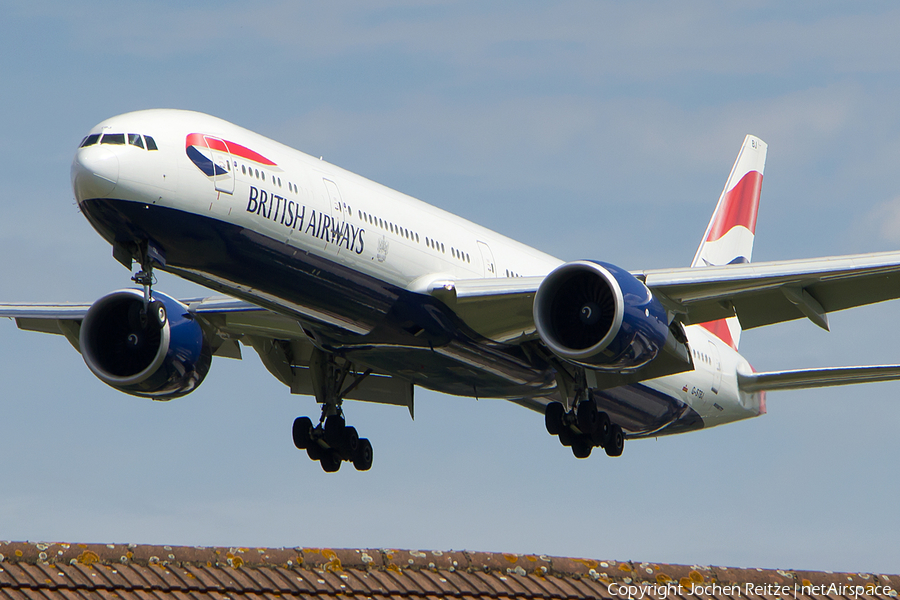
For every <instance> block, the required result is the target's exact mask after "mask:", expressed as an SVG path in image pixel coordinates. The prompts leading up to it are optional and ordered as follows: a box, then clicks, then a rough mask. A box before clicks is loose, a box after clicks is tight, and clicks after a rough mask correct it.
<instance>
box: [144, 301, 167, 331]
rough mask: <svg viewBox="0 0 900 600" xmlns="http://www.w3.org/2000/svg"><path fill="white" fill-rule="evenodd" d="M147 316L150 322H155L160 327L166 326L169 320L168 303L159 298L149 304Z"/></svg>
mask: <svg viewBox="0 0 900 600" xmlns="http://www.w3.org/2000/svg"><path fill="white" fill-rule="evenodd" d="M147 316H148V322H149V323H153V324H154V325H156V327H158V328H159V329H162V328H163V327H165V326H166V322H167V321H168V320H169V318H168V315H167V314H166V305H165V304H163V303H162V302H160V301H159V300H154V301H153V302H151V303H150V305H149V306H147Z"/></svg>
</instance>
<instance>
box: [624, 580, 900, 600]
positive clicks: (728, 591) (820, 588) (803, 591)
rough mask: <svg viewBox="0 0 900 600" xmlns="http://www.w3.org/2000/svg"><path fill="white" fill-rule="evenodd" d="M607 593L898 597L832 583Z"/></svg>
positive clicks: (638, 597)
mask: <svg viewBox="0 0 900 600" xmlns="http://www.w3.org/2000/svg"><path fill="white" fill-rule="evenodd" d="M606 591H607V592H608V593H609V594H610V595H612V596H616V597H618V598H627V599H628V600H642V599H643V598H648V599H649V598H653V599H659V600H666V598H669V597H670V596H684V595H686V594H690V595H692V596H726V597H729V598H740V597H747V598H755V597H758V596H781V597H790V598H798V597H800V596H819V595H824V596H844V597H849V598H857V597H859V596H881V597H891V598H896V597H897V591H896V590H894V589H893V588H891V587H890V586H888V585H875V584H871V583H870V584H868V585H843V584H839V583H830V584H822V585H801V584H799V583H796V584H794V585H793V586H790V585H775V584H762V585H760V584H755V583H745V584H743V585H741V584H731V585H722V584H718V583H705V584H704V583H692V584H691V587H690V589H688V588H686V587H685V586H683V585H681V584H678V583H668V584H665V585H663V584H643V585H636V584H627V585H625V584H619V583H610V584H609V585H607V586H606Z"/></svg>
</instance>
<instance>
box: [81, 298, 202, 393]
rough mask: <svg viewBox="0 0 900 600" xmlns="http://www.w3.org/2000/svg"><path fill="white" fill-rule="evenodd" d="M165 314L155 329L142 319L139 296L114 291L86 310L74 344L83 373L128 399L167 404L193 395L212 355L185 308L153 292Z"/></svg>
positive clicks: (152, 322)
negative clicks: (85, 368) (77, 346)
mask: <svg viewBox="0 0 900 600" xmlns="http://www.w3.org/2000/svg"><path fill="white" fill-rule="evenodd" d="M153 300H155V301H158V302H161V303H162V304H163V306H165V308H166V322H165V324H164V325H163V326H162V327H160V326H159V325H158V324H156V323H155V322H154V321H153V319H152V318H150V319H147V318H144V319H142V318H141V314H140V313H141V310H142V309H143V303H144V294H143V291H141V290H134V289H130V290H119V291H117V292H112V293H111V294H108V295H106V296H104V297H102V298H100V299H99V300H97V301H96V302H94V304H93V305H91V308H90V309H89V310H88V312H87V314H86V315H85V317H84V320H83V321H82V323H81V334H80V339H79V343H80V346H81V355H82V357H84V362H85V363H86V364H87V366H88V368H89V369H90V370H91V371H92V372H93V373H94V375H96V376H97V377H99V378H100V380H101V381H103V382H104V383H106V384H108V385H110V386H112V387H114V388H116V389H117V390H120V391H122V392H125V393H126V394H131V395H133V396H143V397H147V398H153V399H155V400H169V399H171V398H177V397H179V396H184V395H185V394H187V393H189V392H192V391H193V390H194V389H195V388H196V387H197V386H198V385H200V383H201V382H202V381H203V378H204V377H206V374H207V373H208V372H209V367H210V364H211V363H212V352H211V350H210V346H209V342H208V341H207V340H206V337H205V336H204V334H203V330H202V329H201V328H200V324H199V323H197V321H195V320H194V319H193V317H192V316H191V315H190V313H188V309H187V307H186V306H185V305H183V304H182V303H180V302H178V301H177V300H175V299H174V298H170V297H169V296H166V295H165V294H160V293H159V292H153Z"/></svg>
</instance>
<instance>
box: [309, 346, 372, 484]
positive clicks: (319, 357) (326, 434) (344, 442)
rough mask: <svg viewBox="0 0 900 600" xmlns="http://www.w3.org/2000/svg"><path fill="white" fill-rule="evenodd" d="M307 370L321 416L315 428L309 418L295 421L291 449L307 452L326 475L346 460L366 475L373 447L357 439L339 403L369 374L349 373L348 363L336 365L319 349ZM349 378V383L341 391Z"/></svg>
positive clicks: (369, 467)
mask: <svg viewBox="0 0 900 600" xmlns="http://www.w3.org/2000/svg"><path fill="white" fill-rule="evenodd" d="M309 368H310V375H311V376H312V380H313V388H314V389H315V394H316V401H317V402H319V403H320V404H321V405H322V416H321V417H320V418H319V423H318V425H316V426H313V423H312V421H311V420H310V418H309V417H297V418H296V419H295V420H294V426H293V428H292V430H291V434H292V436H293V438H294V445H295V446H296V447H297V448H298V449H300V450H306V454H307V455H308V456H309V457H310V458H311V459H312V460H317V461H319V463H321V465H322V469H323V470H324V471H325V472H326V473H334V472H335V471H337V470H338V469H340V468H341V463H342V462H343V461H345V460H346V461H348V462H352V463H353V466H354V467H356V470H357V471H368V470H369V469H371V468H372V444H371V443H370V442H369V440H368V439H366V438H361V437H359V433H358V432H357V431H356V428H355V427H349V426H348V425H347V423H346V421H345V420H344V411H343V409H342V408H341V403H342V402H343V398H344V397H345V396H346V395H347V394H349V393H350V392H351V391H353V390H354V389H356V387H357V386H358V385H359V384H360V383H362V381H363V379H365V378H366V377H368V376H369V374H370V373H371V372H372V371H371V370H366V371H365V372H363V373H356V372H353V373H351V370H352V365H351V363H350V361H348V360H343V362H342V363H340V364H339V363H338V359H337V358H336V357H335V356H334V355H333V354H330V353H327V352H323V351H322V350H319V349H318V348H317V349H316V350H314V351H313V353H312V355H311V356H310V361H309ZM348 378H349V379H351V380H352V381H351V382H350V383H349V385H347V386H346V387H344V383H345V382H346V381H347V379H348Z"/></svg>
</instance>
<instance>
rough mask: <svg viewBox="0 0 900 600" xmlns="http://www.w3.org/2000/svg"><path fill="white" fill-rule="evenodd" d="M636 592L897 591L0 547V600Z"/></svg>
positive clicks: (264, 552) (303, 551) (810, 581)
mask: <svg viewBox="0 0 900 600" xmlns="http://www.w3.org/2000/svg"><path fill="white" fill-rule="evenodd" d="M679 584H680V585H681V586H682V587H681V588H680V589H679V588H678V585H679ZM635 585H642V586H645V587H647V586H650V588H651V589H650V590H648V591H651V592H654V593H655V595H654V596H650V597H655V598H663V597H664V596H663V594H665V597H668V598H679V597H688V596H689V595H690V593H691V591H692V585H693V586H704V587H703V589H697V588H696V587H694V589H693V591H694V592H695V593H698V592H703V591H706V592H708V593H709V594H712V595H714V596H715V597H719V598H728V597H747V598H754V597H760V598H773V599H774V598H779V597H790V598H793V597H794V586H795V585H796V586H804V585H806V586H818V587H816V588H815V589H813V588H807V591H808V592H814V593H807V594H802V590H798V591H800V592H801V593H800V594H798V596H799V597H804V598H819V597H826V595H827V597H828V598H841V597H846V598H851V597H854V598H887V597H896V596H897V592H896V591H891V590H889V589H887V588H886V587H885V586H891V587H893V588H894V589H896V588H900V575H876V574H873V573H863V574H858V573H822V572H806V571H782V570H765V569H735V568H725V567H709V566H698V565H694V566H685V565H668V564H656V563H635V562H630V561H625V562H620V561H613V560H609V561H601V560H593V559H578V558H559V557H548V556H533V555H520V554H497V553H484V552H459V551H454V552H439V551H427V552H421V551H415V550H385V549H381V550H373V549H367V550H332V549H324V548H205V547H186V546H149V545H133V544H132V545H124V544H106V545H104V544H65V543H53V544H50V543H34V542H0V600H5V599H11V600H28V599H32V598H35V599H37V598H39V599H41V600H56V599H60V600H82V599H88V598H90V599H103V600H107V599H109V600H112V599H116V600H275V599H276V598H278V597H280V596H282V595H291V596H295V597H300V598H323V599H328V598H337V597H341V598H367V599H368V598H371V599H373V600H386V599H390V598H428V599H438V598H451V597H452V598H463V599H468V598H510V597H517V598H554V599H568V598H628V597H629V595H631V596H634V597H640V592H639V591H636V590H634V589H631V588H629V586H635ZM666 585H668V586H670V587H669V588H668V591H667V592H666V590H663V589H662V586H666ZM748 585H750V586H752V587H750V588H748V587H747V586H748ZM652 586H656V588H655V589H654V588H653V587H652ZM713 586H718V587H717V588H716V587H713ZM732 586H739V591H738V593H735V591H736V588H734V587H732ZM842 586H843V587H842ZM856 586H862V589H856ZM829 592H830V594H829ZM645 597H646V596H645ZM690 597H695V596H690ZM701 597H703V596H701ZM707 597H708V596H707Z"/></svg>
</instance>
